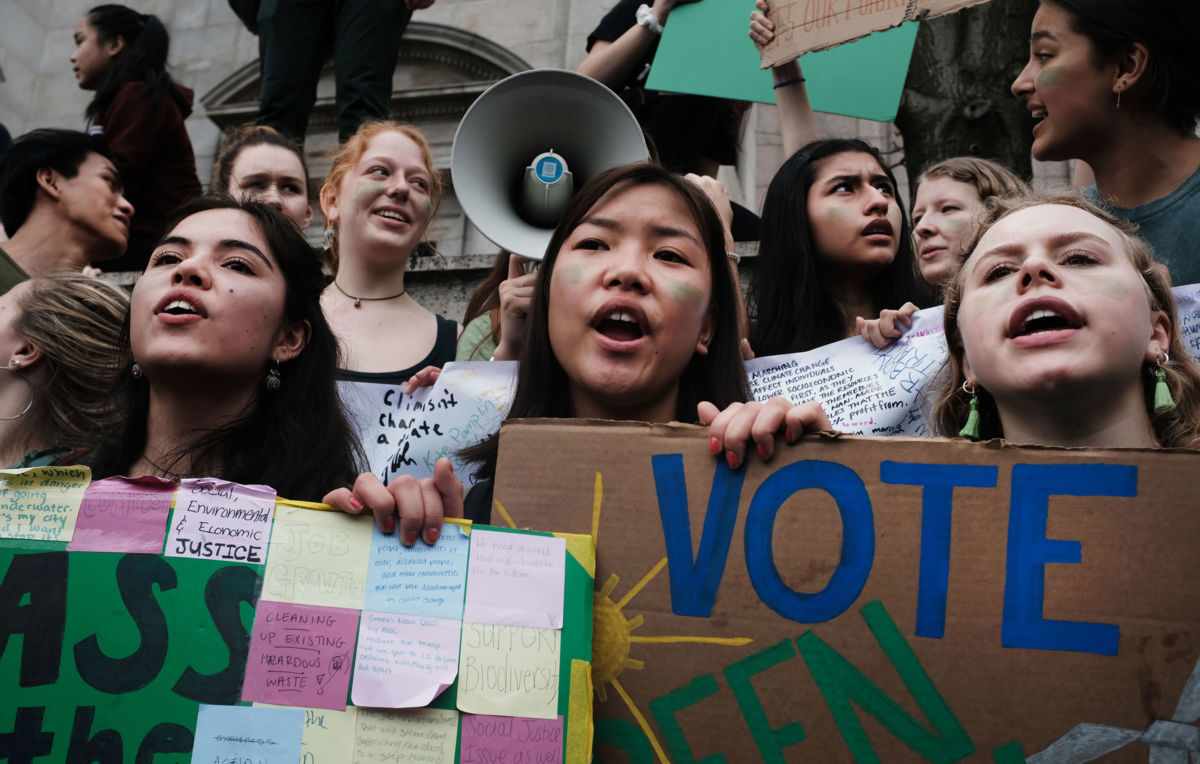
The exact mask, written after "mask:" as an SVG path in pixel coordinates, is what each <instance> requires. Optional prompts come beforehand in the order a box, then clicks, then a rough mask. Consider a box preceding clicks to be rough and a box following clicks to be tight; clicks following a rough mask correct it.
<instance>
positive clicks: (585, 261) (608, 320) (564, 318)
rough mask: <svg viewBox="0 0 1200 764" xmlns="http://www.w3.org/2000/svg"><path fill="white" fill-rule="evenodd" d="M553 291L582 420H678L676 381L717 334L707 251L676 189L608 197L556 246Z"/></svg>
mask: <svg viewBox="0 0 1200 764" xmlns="http://www.w3.org/2000/svg"><path fill="white" fill-rule="evenodd" d="M549 294H550V299H549V332H550V345H551V347H552V349H553V351H554V355H555V357H556V358H557V359H558V362H559V363H560V364H561V365H562V367H563V370H564V371H565V372H566V374H567V377H568V379H569V383H570V387H571V398H572V403H573V407H574V413H575V414H576V415H577V416H598V417H603V418H628V414H629V412H636V415H637V416H639V417H651V418H652V421H669V420H670V419H671V418H673V417H674V409H675V399H676V397H677V395H678V391H679V378H680V376H681V375H682V374H683V370H684V369H685V368H686V367H687V365H688V363H689V362H690V361H691V359H692V356H693V355H694V354H696V353H698V352H699V353H704V352H707V345H706V343H707V342H708V340H709V339H710V338H711V333H712V322H711V319H710V315H709V306H710V303H711V299H712V279H711V274H710V272H709V258H708V253H707V251H706V250H705V247H704V244H703V242H702V239H701V234H700V230H699V228H698V227H697V225H696V222H695V221H694V220H693V218H692V215H691V213H690V212H689V210H688V208H687V206H686V205H685V203H684V202H683V200H682V199H680V198H679V197H678V196H677V195H676V194H675V192H673V191H671V190H670V189H667V188H664V187H662V186H658V185H641V186H633V187H629V186H618V187H616V188H614V189H613V190H611V191H609V192H608V193H607V194H606V195H605V196H604V197H602V198H601V199H600V201H599V202H597V204H596V205H595V206H594V207H593V208H592V209H591V210H590V211H589V212H588V214H587V216H586V217H585V218H584V221H583V222H582V223H581V224H580V225H579V226H578V227H576V228H575V230H574V231H572V232H571V234H570V235H569V236H568V237H567V239H566V242H565V243H564V244H563V247H562V249H560V250H559V252H558V255H557V258H556V260H555V262H554V270H553V272H552V273H551V275H550V292H549ZM647 412H650V413H647ZM654 412H666V413H665V414H661V415H659V414H656V413H654ZM662 416H665V418H661V417H662Z"/></svg>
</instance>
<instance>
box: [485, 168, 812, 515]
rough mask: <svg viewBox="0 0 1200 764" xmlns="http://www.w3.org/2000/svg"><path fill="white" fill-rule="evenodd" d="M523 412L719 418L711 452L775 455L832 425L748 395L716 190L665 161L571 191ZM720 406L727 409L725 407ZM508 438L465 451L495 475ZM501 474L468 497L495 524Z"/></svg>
mask: <svg viewBox="0 0 1200 764" xmlns="http://www.w3.org/2000/svg"><path fill="white" fill-rule="evenodd" d="M527 320H528V330H527V334H526V337H525V343H524V347H523V348H522V352H521V358H520V364H519V367H518V368H519V371H518V379H517V392H516V395H515V397H514V400H513V404H512V407H511V408H510V413H509V416H510V418H513V417H554V418H558V417H587V418H594V419H618V420H633V421H644V422H670V421H683V422H696V421H700V422H702V423H704V424H710V423H711V424H712V428H711V431H710V435H711V438H712V440H711V444H710V445H711V448H712V450H713V453H724V454H725V455H726V458H727V459H728V460H729V462H730V464H731V465H733V466H737V465H738V464H739V463H740V462H741V460H742V458H743V453H744V450H745V446H746V444H747V442H748V441H749V440H750V439H751V437H752V434H753V440H754V441H755V444H756V445H757V449H758V453H759V454H760V455H761V456H762V458H764V459H766V458H769V457H770V456H771V454H772V453H773V449H774V437H775V433H776V432H778V431H779V430H780V429H781V428H783V427H786V428H787V435H788V440H789V441H791V440H794V439H795V438H797V437H799V435H800V434H801V433H802V432H803V431H804V430H805V429H808V428H813V427H816V428H824V429H827V428H828V427H829V423H828V420H826V419H825V417H824V414H823V413H822V412H821V410H820V407H819V406H816V405H815V404H805V405H803V406H796V407H793V406H792V405H791V404H790V403H789V402H788V401H785V400H783V399H782V398H776V399H774V400H773V401H771V402H770V403H767V404H758V403H744V402H745V401H748V400H749V390H748V387H747V383H746V373H745V368H744V367H743V365H742V359H741V353H740V349H739V331H738V311H737V291H736V287H735V284H734V279H733V274H732V269H731V266H730V264H729V261H728V259H727V257H726V252H725V232H724V228H723V226H722V224H721V220H720V218H719V217H718V215H717V211H716V209H715V208H714V207H713V205H712V203H711V201H710V200H709V198H708V196H706V195H705V193H704V191H702V190H701V189H700V188H699V187H698V186H696V185H695V184H693V183H692V182H691V181H688V180H686V179H684V178H682V177H680V176H678V175H674V174H672V173H671V172H669V171H667V170H666V169H664V168H663V167H661V166H659V165H656V164H651V163H642V164H634V165H627V166H624V167H617V168H614V169H612V170H609V171H607V172H605V173H603V174H601V175H600V176H598V177H597V178H595V179H594V180H593V181H592V182H590V183H589V184H588V185H587V186H585V187H584V188H583V189H582V190H580V191H579V192H578V193H577V194H576V195H575V198H574V199H572V200H571V204H570V206H569V207H568V208H567V210H566V212H565V213H564V214H563V217H562V219H561V220H560V222H559V224H558V227H557V228H556V229H555V231H554V235H553V236H552V237H551V239H550V243H549V245H548V246H547V248H546V257H545V259H544V260H543V261H542V269H541V271H540V272H539V274H538V280H537V284H536V286H535V288H534V294H533V303H532V306H531V309H530V313H529V317H528V319H527ZM720 409H723V411H720V412H719V410H720ZM498 443H499V437H498V436H493V437H492V438H490V439H488V440H486V441H484V442H483V443H481V444H479V445H478V446H475V447H473V448H471V449H468V452H467V453H468V456H469V457H470V458H471V460H472V461H474V462H475V463H476V464H477V465H478V467H479V469H478V472H477V475H478V476H481V477H483V478H485V479H487V480H490V478H491V477H492V476H493V475H494V473H495V467H496V455H497V447H498ZM489 493H490V482H485V483H481V484H480V486H479V487H477V488H475V489H473V490H472V492H471V494H470V496H468V499H467V508H466V509H467V516H468V517H470V518H472V519H475V520H480V521H485V522H486V521H487V519H488V517H489V516H490V512H491V499H490V496H489V495H488V494H489Z"/></svg>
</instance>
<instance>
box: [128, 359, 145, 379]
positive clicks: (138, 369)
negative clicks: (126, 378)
mask: <svg viewBox="0 0 1200 764" xmlns="http://www.w3.org/2000/svg"><path fill="white" fill-rule="evenodd" d="M129 373H130V374H132V375H133V378H134V379H141V378H142V365H141V364H140V363H138V362H137V361H134V362H133V366H130V367H129Z"/></svg>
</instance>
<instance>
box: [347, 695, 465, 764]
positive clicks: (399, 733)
mask: <svg viewBox="0 0 1200 764" xmlns="http://www.w3.org/2000/svg"><path fill="white" fill-rule="evenodd" d="M457 744H458V712H457V711H452V710H448V709H444V708H414V709H395V710H391V709H381V708H362V707H360V708H359V709H358V719H357V722H356V726H355V731H354V764H383V762H389V763H391V762H397V761H402V762H405V764H454V753H455V748H456V746H457Z"/></svg>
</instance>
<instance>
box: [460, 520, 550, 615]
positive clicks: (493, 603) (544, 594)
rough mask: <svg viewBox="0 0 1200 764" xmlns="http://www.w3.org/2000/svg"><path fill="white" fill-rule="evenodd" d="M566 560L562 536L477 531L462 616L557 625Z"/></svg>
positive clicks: (474, 537) (474, 535)
mask: <svg viewBox="0 0 1200 764" xmlns="http://www.w3.org/2000/svg"><path fill="white" fill-rule="evenodd" d="M565 562H566V543H565V542H564V541H563V539H561V538H555V537H551V536H528V535H521V534H514V533H497V532H494V531H487V530H476V531H475V532H474V534H473V535H472V538H471V559H470V563H469V566H470V577H469V578H468V580H467V600H466V606H465V609H464V612H463V619H464V620H467V621H474V622H476V623H503V624H511V625H514V626H533V627H538V628H551V629H557V628H560V627H561V626H562V603H563V599H562V597H563V589H562V587H563V570H564V567H563V566H564V565H565Z"/></svg>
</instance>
